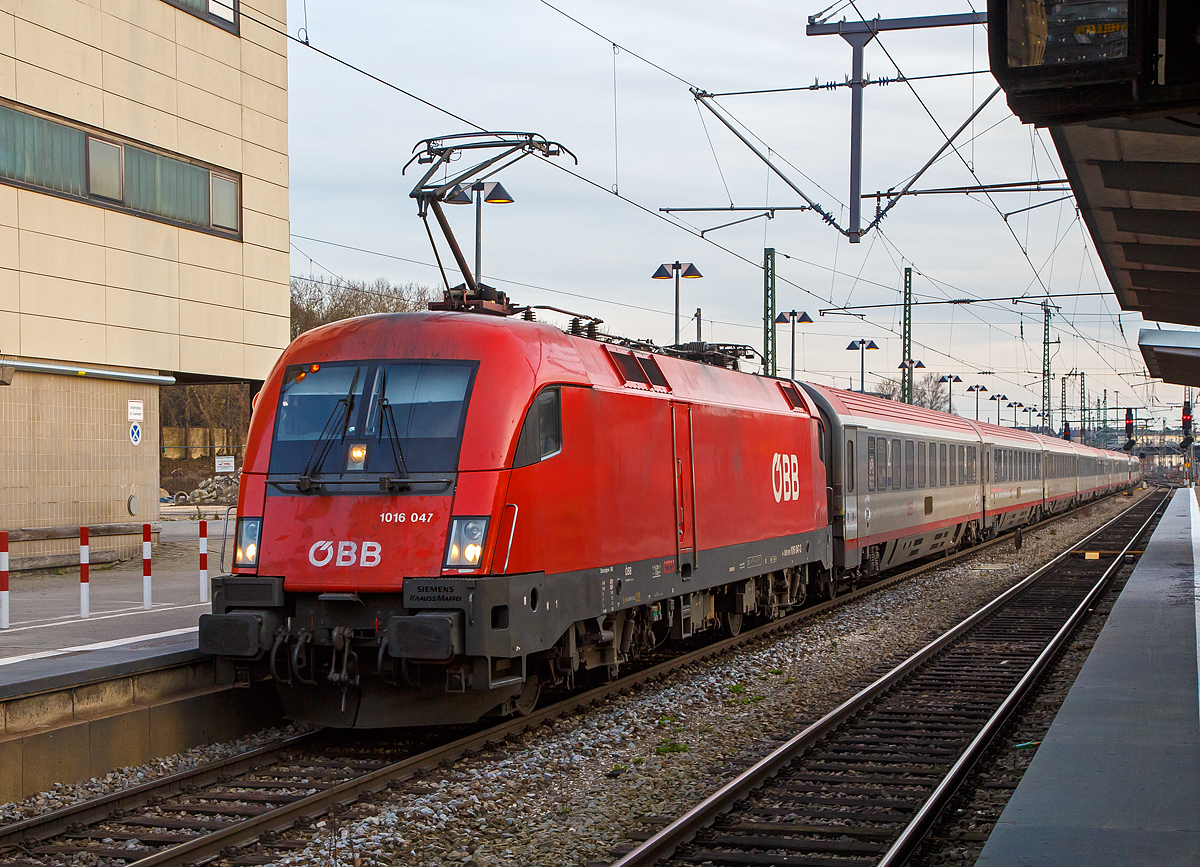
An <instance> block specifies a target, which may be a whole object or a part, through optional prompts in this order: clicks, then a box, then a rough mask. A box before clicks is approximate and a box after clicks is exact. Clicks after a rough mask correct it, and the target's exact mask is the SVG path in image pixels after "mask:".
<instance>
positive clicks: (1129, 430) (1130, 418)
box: [1123, 407, 1135, 452]
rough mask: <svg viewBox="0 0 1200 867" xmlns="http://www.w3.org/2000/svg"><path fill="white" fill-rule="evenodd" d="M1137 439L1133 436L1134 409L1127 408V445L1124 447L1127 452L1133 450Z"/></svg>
mask: <svg viewBox="0 0 1200 867" xmlns="http://www.w3.org/2000/svg"><path fill="white" fill-rule="evenodd" d="M1134 443H1135V440H1134V438H1133V409H1132V408H1130V407H1126V408H1125V445H1124V447H1123V448H1124V449H1125V451H1127V452H1132V451H1133V446H1134Z"/></svg>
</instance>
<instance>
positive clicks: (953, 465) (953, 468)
mask: <svg viewBox="0 0 1200 867" xmlns="http://www.w3.org/2000/svg"><path fill="white" fill-rule="evenodd" d="M957 452H958V446H956V445H954V444H953V443H951V444H950V484H951V485H952V486H953V485H957V484H958V461H957V460H955V458H956V457H957Z"/></svg>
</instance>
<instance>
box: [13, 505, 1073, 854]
mask: <svg viewBox="0 0 1200 867" xmlns="http://www.w3.org/2000/svg"><path fill="white" fill-rule="evenodd" d="M1067 514H1071V513H1067ZM1061 517H1064V516H1057V517H1055V518H1051V519H1048V520H1047V521H1044V522H1042V523H1041V524H1039V525H1036V526H1045V525H1047V524H1050V523H1053V522H1054V521H1056V520H1059V519H1060V518H1061ZM1029 529H1033V528H1026V532H1028V530H1029ZM1009 538H1010V535H1009V534H1006V535H1004V536H1000V537H997V538H996V539H993V540H991V541H990V542H987V543H984V544H983V545H979V546H975V547H973V548H970V549H967V550H965V551H961V552H958V553H955V554H952V555H950V556H949V557H944V558H936V559H934V560H931V561H928V562H926V563H924V564H920V565H918V566H916V567H914V568H912V569H908V570H906V571H904V572H901V573H899V574H896V575H893V576H890V577H887V578H884V579H882V580H880V581H876V582H874V583H872V584H870V585H867V586H865V587H862V588H859V589H857V590H855V591H853V592H850V593H846V594H843V595H839V596H838V597H837V598H836V599H834V600H828V601H825V602H822V603H820V604H816V605H813V606H810V607H808V608H805V609H803V610H801V611H799V612H796V613H793V614H790V615H788V616H786V617H782V618H779V619H777V620H775V621H771V622H769V623H766V624H763V625H761V626H758V627H755V628H753V629H748V630H745V631H743V632H742V633H741V634H740V635H738V636H735V637H733V638H727V639H724V640H720V641H716V642H712V643H709V644H706V645H704V646H702V647H699V648H696V649H693V650H690V651H688V652H686V653H683V654H681V655H678V656H675V657H672V658H670V659H666V660H663V661H652V662H651V664H647V665H645V666H644V667H642V668H640V669H639V670H635V671H632V672H630V673H627V674H626V675H625V676H623V677H621V678H620V679H618V680H616V681H613V682H612V683H609V684H606V685H604V686H600V687H597V688H595V689H591V690H588V691H586V692H581V693H577V694H575V695H571V696H568V697H567V698H565V699H563V700H561V701H556V702H554V703H552V704H549V705H547V706H545V707H542V708H540V709H538V710H536V711H535V712H534V713H533V714H531V715H529V716H525V717H520V718H516V719H511V720H506V721H504V722H502V723H500V724H498V725H491V726H478V727H474V728H470V729H467V728H465V727H463V728H457V729H454V730H446V729H437V730H432V731H427V730H405V731H404V732H403V733H401V734H396V733H389V734H388V735H386V736H384V737H383V738H380V737H379V736H378V735H373V736H369V735H366V734H361V733H360V734H355V735H336V734H333V733H330V732H314V733H312V734H309V735H305V736H302V737H298V738H293V739H291V740H289V741H287V742H284V743H281V744H277V745H274V746H271V747H264V748H261V749H258V750H254V751H252V752H250V753H245V754H242V755H239V756H234V757H231V758H227V759H224V760H221V761H219V762H215V763H213V764H209V765H204V766H202V767H199V768H195V769H191V770H188V771H184V772H180V773H178V774H174V775H172V776H169V777H165V778H162V779H159V780H155V781H152V782H148V783H145V784H143V785H140V786H137V787H135V788H133V789H128V790H124V791H119V792H115V793H112V794H110V795H106V796H102V797H99V798H95V799H92V800H89V801H85V802H83V803H80V804H77V805H73V806H70V807H65V808H62V809H59V810H55V811H53V812H49V813H47V814H44V815H41V816H36V817H33V818H30V819H26V820H24V821H21V822H17V823H14V824H11V825H8V826H4V827H0V867H52V865H62V864H75V863H77V861H76V859H77V858H78V857H79V856H81V855H83V856H85V857H87V858H89V859H90V858H95V859H102V860H101V861H99V862H97V861H89V862H88V863H105V864H112V865H114V867H116V865H130V864H136V865H138V867H160V865H182V864H195V863H203V862H206V861H211V860H213V859H216V858H220V859H222V860H223V861H224V862H225V863H227V864H231V865H252V864H260V863H267V862H269V861H271V860H273V858H272V857H269V856H267V855H264V854H262V851H263V850H266V851H271V852H274V853H275V855H276V856H277V855H279V854H282V853H283V851H285V850H286V849H288V848H290V847H291V846H292V845H293V844H291V843H289V842H288V841H286V840H279V839H276V838H275V832H279V831H283V830H286V829H288V828H291V827H299V826H303V825H306V824H309V823H311V822H313V821H315V820H316V819H317V818H319V817H320V816H322V815H325V814H327V813H328V812H330V811H331V810H336V809H338V808H339V807H341V806H344V805H347V804H350V803H353V802H355V801H358V800H361V799H363V798H367V797H370V794H371V793H373V792H377V791H380V790H382V789H384V788H386V787H388V786H391V785H398V784H401V783H402V782H403V781H404V780H406V779H409V778H410V777H412V776H414V775H415V774H417V773H419V772H421V771H423V770H426V769H429V768H432V767H435V766H437V765H438V764H441V763H443V762H448V761H453V760H454V759H456V758H458V757H460V756H463V755H467V754H470V753H472V752H474V751H477V750H480V749H483V748H485V747H487V746H489V745H491V744H495V743H499V742H501V741H503V740H505V739H506V738H509V737H513V736H515V735H518V734H520V733H521V732H523V731H525V730H527V729H529V728H533V727H536V726H539V725H541V724H542V723H544V722H546V721H548V720H551V719H554V718H556V717H559V716H563V715H566V714H570V713H572V712H574V711H576V710H578V709H580V708H583V707H586V706H588V705H590V704H593V703H595V702H598V701H602V700H604V699H606V698H608V697H610V696H612V695H615V694H617V693H620V692H624V691H627V690H629V689H630V688H632V687H634V686H636V685H638V684H640V683H644V682H647V681H650V680H654V679H657V678H660V677H663V676H664V675H667V674H669V673H671V672H673V671H676V670H678V669H680V668H684V667H686V666H688V665H692V664H694V663H696V662H699V661H702V660H705V659H708V658H711V657H714V656H718V655H720V654H723V653H725V652H727V651H729V650H731V649H733V648H734V647H736V646H738V645H741V644H744V643H746V642H750V641H754V640H756V639H759V638H762V637H764V636H766V635H769V634H771V633H773V632H777V631H779V630H782V629H786V628H788V627H790V626H792V625H793V624H795V623H796V622H798V621H800V620H803V619H807V618H810V617H813V616H815V615H818V614H821V613H823V612H825V611H828V610H830V609H831V608H833V607H835V606H838V605H842V604H845V603H846V602H849V601H851V600H854V599H857V598H859V597H861V596H863V595H866V594H868V593H873V592H876V591H878V590H880V589H882V588H884V587H888V586H891V585H893V584H896V583H898V582H900V581H904V580H907V579H909V578H912V577H915V576H916V575H919V574H922V573H924V572H926V571H929V570H930V569H933V568H938V567H941V566H943V565H945V564H947V563H949V562H953V561H954V560H956V559H960V558H963V557H967V556H973V555H975V554H977V553H979V552H980V551H981V550H983V549H985V548H987V547H991V546H994V545H998V544H1002V543H1003V542H1005V541H1008V540H1009ZM1064 556H1065V555H1064ZM1060 559H1061V558H1060ZM254 842H257V843H258V844H259V845H258V846H257V847H256V848H257V849H258V850H260V851H259V852H257V853H254V852H240V853H239V852H238V851H237V850H238V847H244V846H246V845H247V844H249V843H254ZM751 863H754V862H751Z"/></svg>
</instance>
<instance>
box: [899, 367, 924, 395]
mask: <svg viewBox="0 0 1200 867" xmlns="http://www.w3.org/2000/svg"><path fill="white" fill-rule="evenodd" d="M896 369H897V370H907V371H908V385H909V388H908V394H901V395H900V399H901V400H904V401H905V403H910V404H911V403H912V381H913V377H912V372H913V371H914V370H924V369H925V362H923V361H917V360H915V359H912V358H906V359H904V360H903V361H901V362H900V363H899V364H898V365H897V366H896ZM906 398H907V400H906Z"/></svg>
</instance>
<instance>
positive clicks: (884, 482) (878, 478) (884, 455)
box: [875, 437, 888, 491]
mask: <svg viewBox="0 0 1200 867" xmlns="http://www.w3.org/2000/svg"><path fill="white" fill-rule="evenodd" d="M875 449H876V454H875V471H876V472H875V489H876V490H878V491H886V490H887V489H888V441H887V438H886V437H876V438H875Z"/></svg>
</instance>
